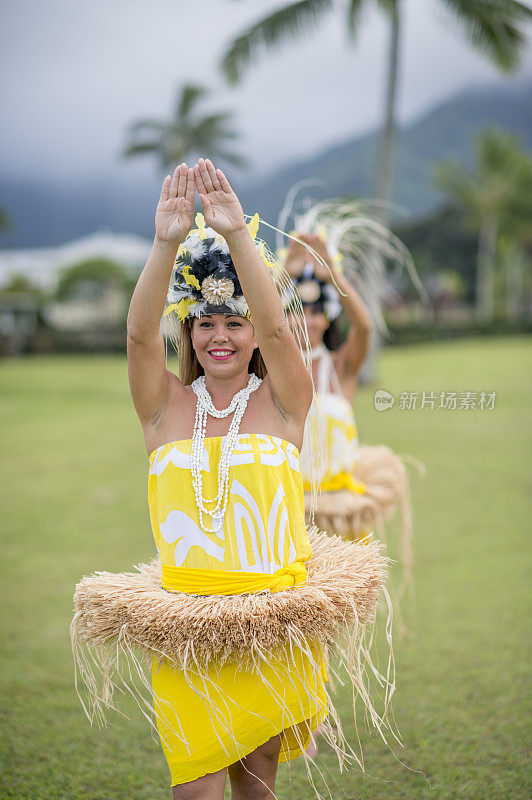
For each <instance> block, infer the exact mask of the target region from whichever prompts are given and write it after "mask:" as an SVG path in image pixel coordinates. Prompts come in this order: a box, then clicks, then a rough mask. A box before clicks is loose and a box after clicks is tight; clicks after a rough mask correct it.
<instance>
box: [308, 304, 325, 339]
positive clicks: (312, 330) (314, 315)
mask: <svg viewBox="0 0 532 800" xmlns="http://www.w3.org/2000/svg"><path fill="white" fill-rule="evenodd" d="M303 312H304V314H305V322H306V323H307V331H308V338H309V342H310V346H311V347H317V346H318V345H320V344H321V343H322V342H323V334H324V333H325V331H326V330H327V328H328V327H329V320H328V319H327V317H326V316H325V314H324V313H323V311H318V310H317V309H316V307H315V306H312V305H304V306H303Z"/></svg>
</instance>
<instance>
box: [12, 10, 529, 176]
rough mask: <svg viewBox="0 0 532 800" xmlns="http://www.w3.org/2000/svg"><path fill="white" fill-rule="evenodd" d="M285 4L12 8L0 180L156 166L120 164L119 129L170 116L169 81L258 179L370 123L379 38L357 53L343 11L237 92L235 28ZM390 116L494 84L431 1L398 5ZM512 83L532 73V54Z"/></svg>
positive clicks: (379, 67)
mask: <svg viewBox="0 0 532 800" xmlns="http://www.w3.org/2000/svg"><path fill="white" fill-rule="evenodd" d="M282 5H284V3H283V2H282V0H261V2H256V0H254V1H252V0H240V2H235V1H234V0H196V1H195V2H191V1H189V2H185V1H184V0H150V2H147V0H91V2H90V3H78V2H74V1H73V0H46V2H42V0H17V2H16V3H9V4H6V5H4V9H3V15H2V26H1V31H0V61H1V66H2V68H1V78H0V81H1V83H0V86H1V95H2V100H1V108H2V118H3V121H2V129H3V134H2V140H3V144H2V153H1V156H0V169H1V171H2V172H3V173H4V174H9V175H13V174H21V175H28V174H38V175H40V176H44V177H47V176H49V175H56V176H58V177H61V178H63V177H64V176H66V175H74V174H75V175H77V177H78V178H84V179H89V178H90V176H91V175H94V174H95V173H100V172H107V171H109V170H113V171H118V172H119V173H122V174H126V173H128V174H131V173H132V171H133V172H135V171H142V172H147V171H153V172H156V165H155V163H154V162H153V161H150V160H149V159H146V160H145V161H143V163H141V164H139V165H138V166H134V164H133V162H126V163H125V164H124V163H120V161H119V160H118V156H119V153H120V150H121V148H122V147H123V145H124V141H125V129H126V127H127V125H128V124H129V123H130V122H131V121H132V120H135V119H138V118H139V117H144V116H154V117H159V118H163V117H166V116H168V115H169V114H170V112H171V110H172V108H173V105H174V97H175V94H176V90H177V87H178V86H180V85H181V84H183V83H186V82H195V83H201V84H207V85H209V86H210V87H211V88H212V97H211V99H210V101H209V104H208V106H207V105H206V108H208V109H209V110H211V111H213V110H217V109H220V110H228V109H231V110H234V111H235V114H236V120H235V121H236V124H237V127H238V129H239V130H240V131H241V132H242V149H243V151H244V153H245V154H246V155H247V156H248V157H249V158H250V159H251V160H252V162H253V170H254V171H260V172H263V171H265V170H268V169H269V168H271V167H272V166H274V165H278V164H279V163H282V162H283V161H288V160H291V159H293V157H294V156H295V155H301V156H305V155H309V154H311V153H313V152H315V151H317V150H319V149H320V148H321V147H322V146H327V145H329V144H331V143H334V142H337V141H341V140H343V139H345V138H348V137H350V136H352V135H355V134H358V133H362V132H365V131H366V130H368V129H370V128H372V127H374V126H375V124H376V123H377V122H378V120H379V118H380V115H381V108H382V104H383V86H384V66H385V54H386V39H387V31H386V25H385V21H384V17H383V15H382V13H379V12H378V11H377V10H372V9H370V10H369V12H368V13H366V14H365V16H364V18H363V24H362V26H361V29H360V34H359V37H358V41H357V45H356V47H354V46H353V44H352V42H349V41H348V40H347V36H346V32H345V23H344V16H345V15H343V14H341V13H340V8H341V7H344V6H345V2H344V3H342V2H341V0H339V2H338V6H339V11H337V12H335V13H334V14H329V15H328V17H326V18H324V21H323V22H322V23H321V24H320V26H319V30H318V31H317V32H316V33H314V34H312V35H310V36H306V37H305V38H304V39H302V40H301V42H300V43H298V44H295V45H289V46H285V47H283V48H282V49H281V50H280V51H279V52H278V53H277V54H275V55H274V56H273V57H272V56H270V55H265V56H263V57H261V58H260V59H259V60H258V61H257V62H256V64H255V65H254V66H252V67H251V68H250V69H249V70H248V71H247V72H246V74H245V77H244V80H243V81H242V83H241V84H240V85H239V86H237V87H236V88H234V89H231V88H228V87H226V86H225V84H224V82H223V79H222V77H221V75H220V73H219V70H218V63H219V60H220V56H221V54H222V52H223V50H224V48H225V46H226V45H227V43H228V42H229V41H230V40H231V38H232V37H233V36H234V35H235V34H236V33H237V32H239V31H240V30H241V29H242V27H243V26H244V25H245V24H246V23H249V22H251V21H253V20H255V19H257V17H258V16H259V15H262V14H263V13H265V12H266V11H268V10H270V9H274V8H277V7H279V6H282ZM404 5H405V11H406V14H405V19H404V31H403V34H404V35H403V39H402V54H401V56H402V57H401V63H402V67H401V73H400V94H399V110H400V118H401V119H402V120H408V119H411V118H413V117H415V116H416V115H418V114H420V113H421V112H423V111H424V110H426V109H428V108H430V107H431V106H432V105H434V104H435V103H437V102H438V101H439V100H442V99H444V98H446V97H447V96H449V95H451V94H452V93H453V92H455V91H456V90H459V89H462V88H465V87H467V86H471V85H475V84H479V83H480V84H482V83H489V82H492V81H494V80H499V77H498V73H497V72H496V70H495V69H494V68H493V67H491V66H490V65H489V63H488V61H487V60H486V59H484V58H482V57H481V56H479V55H478V54H477V53H476V52H475V51H473V50H471V49H470V48H469V47H468V46H467V45H466V44H465V39H464V37H463V35H462V34H461V32H460V31H457V29H456V25H455V23H454V21H453V20H452V19H451V18H450V17H449V16H447V15H446V14H444V13H442V10H441V8H442V5H443V4H441V3H439V2H438V1H437V0H404ZM520 75H523V76H525V75H532V47H531V46H530V43H529V46H528V48H527V51H526V53H525V54H524V58H523V64H522V68H521V71H520Z"/></svg>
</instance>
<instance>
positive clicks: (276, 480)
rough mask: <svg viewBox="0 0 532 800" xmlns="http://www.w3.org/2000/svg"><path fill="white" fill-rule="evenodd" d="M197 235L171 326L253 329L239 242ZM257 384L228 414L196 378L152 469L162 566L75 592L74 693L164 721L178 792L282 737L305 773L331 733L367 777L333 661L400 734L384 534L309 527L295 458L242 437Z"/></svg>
mask: <svg viewBox="0 0 532 800" xmlns="http://www.w3.org/2000/svg"><path fill="white" fill-rule="evenodd" d="M197 224H198V229H197V230H195V231H192V232H191V233H190V234H189V236H188V237H187V239H186V240H185V242H184V243H183V245H182V246H181V247H180V250H179V251H178V256H177V259H176V266H175V270H174V273H173V276H172V281H171V285H170V289H169V293H168V303H169V306H168V308H167V312H168V316H167V319H170V320H171V319H172V318H174V317H176V318H177V320H178V321H180V322H182V321H183V320H184V319H186V318H188V317H190V316H193V315H196V316H202V315H203V314H212V313H225V314H235V313H237V314H240V315H241V316H247V315H248V313H249V309H248V308H247V304H246V303H245V298H244V297H243V295H240V294H239V293H238V292H237V287H238V286H239V284H238V276H237V274H236V271H235V268H234V265H233V264H232V262H231V259H230V253H229V248H228V247H227V244H226V243H225V242H224V240H223V239H222V237H219V236H218V235H215V234H214V232H213V231H211V230H210V229H208V228H205V225H204V221H203V218H202V217H201V215H198V217H197ZM250 225H251V228H252V230H251V231H250V232H251V235H252V236H253V238H254V239H255V244H256V246H257V247H258V248H259V252H260V253H261V255H262V257H263V260H264V261H265V263H266V265H267V266H268V269H270V270H271V272H272V275H273V277H274V280H275V281H276V283H277V285H279V286H282V285H283V282H286V283H287V285H289V284H290V281H289V278H288V276H287V275H285V274H284V273H283V271H282V269H281V268H280V267H279V265H278V264H276V263H275V262H271V261H270V260H269V258H268V257H267V256H266V255H265V250H264V244H263V243H261V242H260V240H258V239H256V233H257V227H258V218H257V219H255V218H254V219H253V220H252V221H251V223H250ZM299 316H300V317H301V314H300V315H299ZM174 322H175V320H174ZM301 330H303V328H301ZM177 333H179V322H178V323H177ZM296 338H297V337H296ZM176 341H177V340H176ZM257 382H259V383H260V381H258V379H257V377H256V375H254V374H252V375H250V376H249V382H248V386H247V387H246V388H245V389H243V390H241V391H240V392H238V393H237V394H235V396H234V398H233V401H232V403H235V404H236V405H234V406H232V405H231V404H230V406H228V408H227V409H223V410H220V409H215V408H214V406H213V405H212V398H211V397H210V395H208V392H207V390H206V387H205V379H204V377H203V376H200V377H198V378H196V379H195V380H194V381H192V384H191V386H192V389H193V391H195V393H196V394H197V398H198V400H197V406H196V421H195V423H194V429H193V432H192V439H185V440H180V441H174V442H169V443H167V444H164V445H161V446H160V447H158V448H157V449H156V450H155V451H153V452H152V453H151V454H150V456H149V479H148V503H149V509H150V519H151V525H152V530H153V535H154V538H155V543H156V546H157V550H158V557H157V558H156V559H154V560H153V561H152V562H151V563H149V564H140V565H138V567H137V572H125V573H118V574H114V573H108V572H97V573H95V574H93V575H91V576H88V577H86V578H83V579H82V580H81V581H80V582H79V584H78V585H77V587H76V591H75V594H74V607H75V614H74V619H73V621H72V624H71V639H72V646H73V652H74V663H75V668H76V688H77V689H78V687H79V684H80V683H82V684H83V685H84V687H85V689H84V692H83V693H80V692H79V690H78V693H79V696H80V699H81V702H82V703H83V706H84V708H85V711H86V713H87V716H88V717H89V719H90V720H91V722H92V721H93V720H94V719H97V720H98V721H101V722H105V717H106V711H107V710H108V709H109V708H115V706H114V699H113V691H114V689H115V688H116V687H120V688H121V689H122V688H125V689H126V690H127V691H128V692H131V693H132V694H133V696H134V697H135V698H136V699H137V701H138V703H139V705H140V707H141V708H142V709H143V710H145V709H147V710H148V711H149V712H151V714H154V715H155V723H156V725H157V728H158V732H159V735H160V738H161V743H162V746H163V750H164V753H165V756H166V758H167V761H168V765H169V767H170V772H171V776H172V783H173V784H179V783H186V782H189V781H192V780H194V779H196V778H198V777H201V776H203V775H205V774H208V773H212V772H215V771H217V770H219V769H221V768H223V767H224V766H228V765H230V764H232V763H234V762H236V761H238V760H239V759H240V758H242V757H244V756H245V755H247V754H249V753H250V752H252V751H253V750H255V749H256V748H257V747H258V746H259V745H261V744H263V743H265V742H266V741H268V740H269V739H270V738H271V737H272V736H275V735H277V734H280V735H281V754H280V760H281V761H288V760H290V759H292V758H295V757H296V756H298V755H300V754H302V753H303V754H305V760H306V759H307V757H308V756H307V753H306V748H307V746H308V743H309V741H310V736H311V733H312V731H313V730H314V729H315V728H316V727H317V726H318V725H319V724H320V723H321V722H322V721H324V720H325V722H324V728H325V731H326V733H325V734H324V735H326V737H327V738H328V741H329V742H330V744H331V745H332V747H333V748H334V751H335V752H336V754H337V756H338V759H339V762H340V765H342V764H343V763H344V761H345V760H347V761H348V762H351V763H353V761H358V763H359V764H360V765H361V766H363V765H362V762H361V761H360V760H358V759H357V757H356V754H354V753H353V750H352V748H351V747H350V745H348V744H347V742H346V740H345V738H344V735H343V733H342V730H341V723H340V719H339V716H338V714H337V712H336V711H335V709H334V704H333V702H332V698H331V697H330V695H329V694H328V693H327V689H326V683H327V673H326V664H328V663H329V660H330V658H331V656H332V655H335V654H336V655H337V656H338V664H337V665H336V669H337V670H338V672H339V673H342V674H343V675H344V677H345V678H347V680H348V681H349V682H350V684H351V686H352V688H353V696H355V695H356V697H358V698H360V700H361V702H362V703H363V704H364V706H365V709H366V711H367V712H368V718H369V719H371V721H372V723H373V724H374V726H375V727H376V728H377V729H378V730H379V731H380V732H381V735H382V730H383V728H388V727H389V723H388V720H387V717H386V710H387V706H388V703H389V700H390V698H391V696H392V694H393V692H394V689H395V683H394V677H393V655H392V652H391V608H390V603H389V596H388V593H387V591H386V588H385V582H386V577H387V567H388V559H387V557H386V556H385V555H384V554H383V546H382V544H381V543H380V542H378V541H375V540H373V539H372V537H368V538H367V539H366V540H364V542H363V543H359V542H345V541H342V540H341V539H340V538H339V537H336V536H328V535H327V534H326V533H324V532H320V531H317V530H316V529H315V528H309V529H308V530H307V528H306V525H305V510H304V492H303V482H302V477H301V470H300V463H299V453H298V450H297V449H296V447H295V446H294V445H293V444H290V443H289V442H287V441H285V440H283V439H279V438H277V437H275V436H271V435H266V434H261V433H247V434H240V433H239V428H238V426H239V425H240V421H241V419H242V415H243V413H244V411H245V403H244V401H243V400H242V398H243V397H244V395H245V396H246V397H249V394H250V393H251V391H254V389H255V388H257ZM239 397H240V399H239ZM241 400H242V402H241ZM245 402H246V403H247V399H246V401H245ZM231 409H232V410H231ZM207 414H210V415H211V416H218V417H219V418H222V417H228V416H229V415H230V414H233V418H232V420H231V423H230V425H229V431H228V434H227V436H225V437H205V430H206V422H205V420H206V415H207ZM202 415H204V416H202ZM202 419H203V422H202ZM235 420H236V422H235ZM204 423H205V424H204ZM382 594H384V596H385V598H386V600H387V602H388V609H389V617H388V624H387V630H386V634H387V641H388V643H389V646H390V656H389V661H388V667H387V670H386V674H385V675H380V674H379V672H378V671H377V669H376V668H375V666H374V665H373V664H372V663H371V659H370V654H369V647H370V643H371V641H372V639H373V631H371V630H370V632H369V640H370V641H369V642H367V641H365V640H364V637H365V630H366V626H371V624H372V623H373V621H374V620H375V613H376V609H377V604H378V602H379V599H380V597H381V595H382ZM371 675H374V676H377V679H378V681H379V684H380V686H381V687H383V686H384V687H385V697H384V712H380V713H377V712H376V711H375V709H374V707H373V704H372V697H373V694H372V692H373V690H372V687H371V685H370V683H371ZM148 692H149V697H147V693H148ZM326 717H327V719H325V718H326ZM150 719H151V716H150ZM309 777H311V776H310V774H309Z"/></svg>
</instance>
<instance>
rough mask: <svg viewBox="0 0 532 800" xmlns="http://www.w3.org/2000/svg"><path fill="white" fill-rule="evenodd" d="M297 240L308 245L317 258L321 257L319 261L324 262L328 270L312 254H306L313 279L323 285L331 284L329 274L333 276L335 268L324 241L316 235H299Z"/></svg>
mask: <svg viewBox="0 0 532 800" xmlns="http://www.w3.org/2000/svg"><path fill="white" fill-rule="evenodd" d="M298 238H299V239H301V241H302V242H305V244H308V245H310V247H312V249H313V250H314V252H315V253H317V254H318V256H321V259H322V260H323V261H325V263H326V264H327V267H329V269H327V267H325V266H324V265H323V263H322V261H319V260H318V259H317V258H316V256H315V255H314V254H313V253H310V252H308V260H309V261H311V262H312V265H313V267H314V275H315V277H316V278H317V279H318V280H320V281H324V282H325V283H332V275H331V273H332V274H333V275H334V273H335V267H334V263H333V260H332V258H331V254H330V253H329V250H328V249H327V244H326V242H325V239H322V237H321V236H320V235H319V234H317V233H314V234H313V233H300V234H298Z"/></svg>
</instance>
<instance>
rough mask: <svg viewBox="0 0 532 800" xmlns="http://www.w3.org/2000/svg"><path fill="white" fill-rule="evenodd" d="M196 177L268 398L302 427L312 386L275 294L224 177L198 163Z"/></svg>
mask: <svg viewBox="0 0 532 800" xmlns="http://www.w3.org/2000/svg"><path fill="white" fill-rule="evenodd" d="M195 173H196V185H197V188H198V194H199V196H200V200H201V203H202V206H203V213H204V216H205V221H206V223H207V224H208V225H210V226H211V228H214V230H215V231H217V233H219V234H221V235H222V236H223V237H224V239H225V240H226V242H227V244H228V246H229V250H230V253H231V258H232V260H233V263H234V265H235V269H236V271H237V274H238V279H239V281H240V284H241V286H242V291H243V293H244V297H245V298H246V302H247V304H248V306H249V310H250V312H251V317H252V322H253V325H254V328H255V335H256V337H257V341H258V343H259V347H260V351H261V353H262V357H263V358H264V362H265V364H266V367H267V369H268V375H269V383H270V388H271V392H272V395H273V397H274V399H275V401H276V403H277V405H278V406H279V407H280V410H281V412H282V413H283V414H285V415H288V416H290V417H292V418H293V419H295V420H297V421H298V422H301V423H303V422H304V420H305V417H306V415H307V412H308V409H309V407H310V403H311V401H312V381H311V378H310V375H309V373H308V371H307V369H306V367H305V364H304V361H303V358H302V356H301V353H300V351H299V347H298V346H297V343H296V341H295V338H294V336H293V334H292V332H291V330H290V327H289V325H288V322H287V320H286V317H285V314H284V310H283V305H282V303H281V299H280V297H279V293H278V291H277V289H276V287H275V284H274V282H273V279H272V277H271V275H270V273H269V271H268V268H267V267H266V265H265V264H264V262H263V260H262V258H261V257H260V255H259V253H258V251H257V248H256V246H255V244H254V242H253V240H252V238H251V235H250V233H249V230H248V228H247V226H246V222H245V219H244V214H243V211H242V206H241V205H240V202H239V200H238V197H237V196H236V194H235V193H234V191H233V190H232V188H231V186H230V184H229V181H228V180H227V178H226V177H225V175H224V173H223V172H222V171H221V170H219V169H218V170H216V169H215V168H214V166H213V164H212V162H210V161H208V160H207V161H204V160H203V159H200V160H199V162H198V164H197V165H196V167H195Z"/></svg>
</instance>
